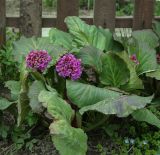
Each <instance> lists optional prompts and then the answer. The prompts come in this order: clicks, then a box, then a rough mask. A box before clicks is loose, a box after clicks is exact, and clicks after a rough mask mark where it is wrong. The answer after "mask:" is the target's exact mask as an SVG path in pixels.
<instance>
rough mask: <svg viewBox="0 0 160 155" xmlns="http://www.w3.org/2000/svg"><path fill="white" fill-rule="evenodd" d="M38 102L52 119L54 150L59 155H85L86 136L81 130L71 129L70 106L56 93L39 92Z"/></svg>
mask: <svg viewBox="0 0 160 155" xmlns="http://www.w3.org/2000/svg"><path fill="white" fill-rule="evenodd" d="M39 101H40V102H43V103H45V104H43V105H45V107H47V111H48V113H49V114H50V115H51V116H52V117H53V118H54V122H53V123H52V124H51V125H50V127H49V128H50V133H51V136H52V140H53V143H54V145H55V147H56V149H57V150H58V151H59V153H60V154H61V155H75V154H77V155H85V154H86V151H87V136H86V134H85V133H84V132H83V130H81V129H78V128H73V127H72V126H71V125H70V123H71V120H72V117H73V115H74V113H73V110H72V109H71V106H70V105H69V104H68V103H67V102H66V101H65V100H63V99H61V98H60V97H58V94H57V93H54V92H49V91H45V90H43V91H41V93H40V95H39Z"/></svg>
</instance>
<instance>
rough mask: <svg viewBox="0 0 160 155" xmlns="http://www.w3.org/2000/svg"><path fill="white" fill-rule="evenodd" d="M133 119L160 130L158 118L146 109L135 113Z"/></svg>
mask: <svg viewBox="0 0 160 155" xmlns="http://www.w3.org/2000/svg"><path fill="white" fill-rule="evenodd" d="M132 117H133V118H134V119H135V120H136V121H143V122H147V123H149V124H151V125H154V126H156V127H158V128H160V120H159V119H158V118H157V116H156V115H154V114H153V113H152V112H151V111H150V110H148V109H146V108H144V109H140V110H136V111H135V112H134V113H132Z"/></svg>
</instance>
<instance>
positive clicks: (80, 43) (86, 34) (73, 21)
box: [65, 17, 113, 51]
mask: <svg viewBox="0 0 160 155" xmlns="http://www.w3.org/2000/svg"><path fill="white" fill-rule="evenodd" d="M65 22H66V24H67V26H68V28H69V32H70V33H71V34H72V35H73V37H74V39H73V41H74V44H75V46H77V47H84V46H89V45H92V46H94V47H96V48H98V49H100V50H106V51H108V50H110V49H111V46H112V41H113V39H112V33H111V32H110V31H109V30H108V29H102V28H97V27H96V26H90V25H87V24H86V23H85V22H84V21H82V20H81V19H80V18H79V17H67V18H66V19H65Z"/></svg>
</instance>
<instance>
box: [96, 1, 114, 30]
mask: <svg viewBox="0 0 160 155" xmlns="http://www.w3.org/2000/svg"><path fill="white" fill-rule="evenodd" d="M115 7H116V1H115V0H95V5H94V24H95V25H96V26H102V27H107V28H109V29H110V30H112V31H113V30H114V28H115V11H116V10H115Z"/></svg>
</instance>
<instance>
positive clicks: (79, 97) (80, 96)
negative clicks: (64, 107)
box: [66, 80, 121, 108]
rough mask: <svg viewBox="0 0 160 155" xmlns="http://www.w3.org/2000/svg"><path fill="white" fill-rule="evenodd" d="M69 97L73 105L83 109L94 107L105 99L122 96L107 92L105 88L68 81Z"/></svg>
mask: <svg viewBox="0 0 160 155" xmlns="http://www.w3.org/2000/svg"><path fill="white" fill-rule="evenodd" d="M66 87H67V96H68V97H69V99H70V100H71V101H72V102H73V104H75V105H77V106H78V107H80V108H82V107H85V106H87V105H93V104H95V103H97V102H99V101H102V100H104V99H115V98H118V97H119V96H120V95H121V94H120V93H117V92H114V91H111V90H107V89H105V88H98V87H95V86H92V85H89V84H83V83H80V82H74V81H69V80H68V81H67V83H66Z"/></svg>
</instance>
